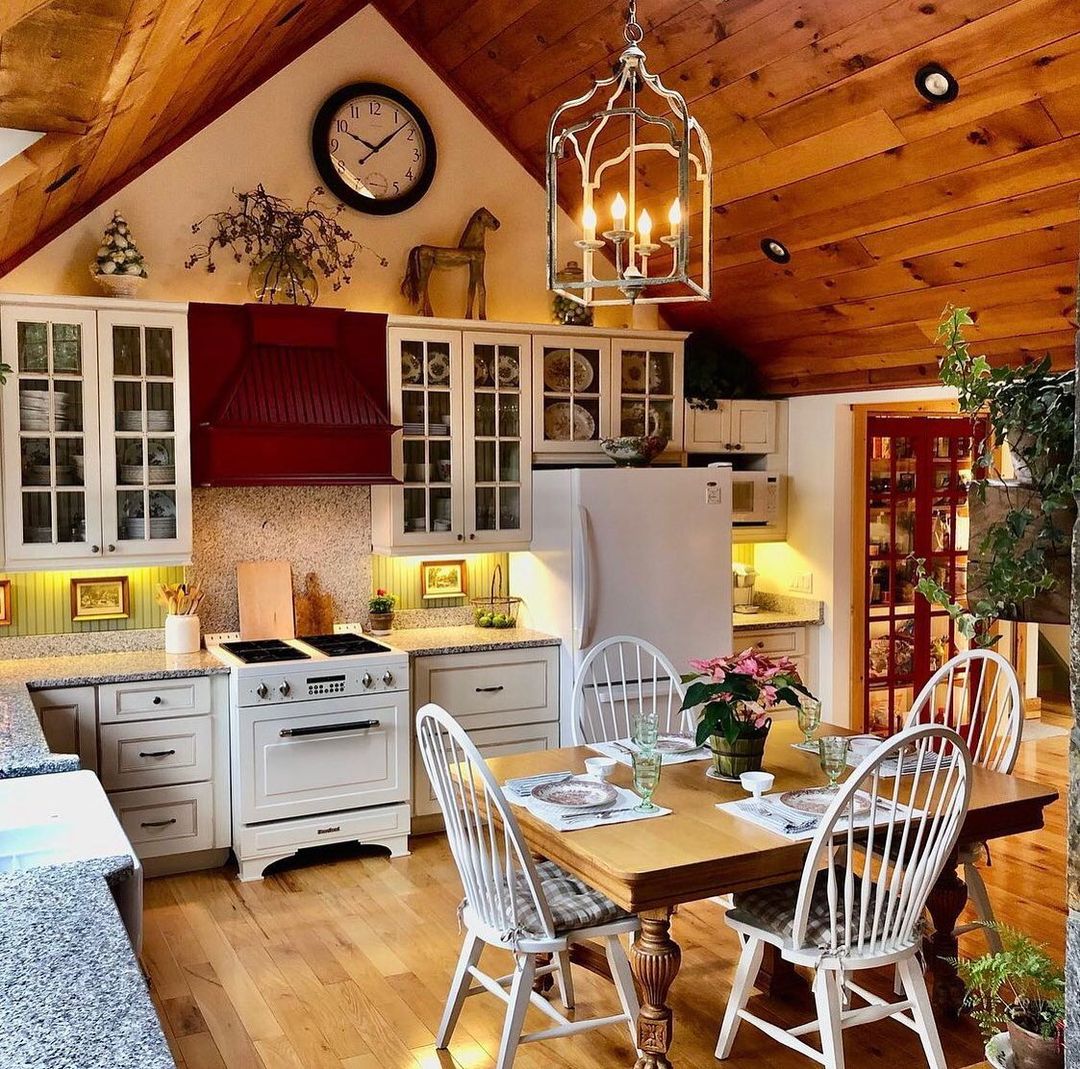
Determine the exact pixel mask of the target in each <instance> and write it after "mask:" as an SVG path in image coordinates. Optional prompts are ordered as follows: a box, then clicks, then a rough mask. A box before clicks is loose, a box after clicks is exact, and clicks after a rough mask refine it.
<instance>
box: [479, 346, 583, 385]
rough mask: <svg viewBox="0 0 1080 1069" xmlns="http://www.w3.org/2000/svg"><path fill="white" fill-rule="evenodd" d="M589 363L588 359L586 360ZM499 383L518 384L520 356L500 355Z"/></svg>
mask: <svg viewBox="0 0 1080 1069" xmlns="http://www.w3.org/2000/svg"><path fill="white" fill-rule="evenodd" d="M586 363H588V361H586ZM498 375H499V385H500V386H502V387H508V386H517V384H518V358H517V357H516V356H511V355H510V354H509V353H501V354H500V355H499V364H498Z"/></svg>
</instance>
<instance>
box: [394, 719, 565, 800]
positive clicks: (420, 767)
mask: <svg viewBox="0 0 1080 1069" xmlns="http://www.w3.org/2000/svg"><path fill="white" fill-rule="evenodd" d="M469 738H470V739H471V740H472V741H473V742H474V743H475V744H476V748H477V749H478V750H479V751H480V754H481V756H483V757H485V758H491V757H509V756H511V755H512V754H519V753H532V752H534V751H536V750H552V749H554V748H555V747H557V746H558V745H559V725H558V724H535V725H533V726H532V727H510V728H483V729H481V730H480V731H470V732H469ZM438 812H440V809H439V803H438V802H437V801H435V792H434V791H433V790H432V789H431V781H430V780H429V779H428V775H427V770H426V769H425V768H424V759H423V758H422V757H421V756H420V747H419V746H416V747H414V754H413V814H414V815H415V816H418V817H425V816H430V815H431V814H432V813H438Z"/></svg>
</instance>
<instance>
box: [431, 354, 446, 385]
mask: <svg viewBox="0 0 1080 1069" xmlns="http://www.w3.org/2000/svg"><path fill="white" fill-rule="evenodd" d="M427 380H428V385H429V386H447V385H449V383H450V357H449V356H447V355H446V353H429V354H428V358H427Z"/></svg>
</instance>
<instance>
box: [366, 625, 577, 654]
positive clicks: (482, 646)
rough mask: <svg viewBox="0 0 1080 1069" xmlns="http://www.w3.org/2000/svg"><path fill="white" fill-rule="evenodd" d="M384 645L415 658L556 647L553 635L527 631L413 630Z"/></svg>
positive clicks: (395, 635)
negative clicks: (492, 650) (493, 650)
mask: <svg viewBox="0 0 1080 1069" xmlns="http://www.w3.org/2000/svg"><path fill="white" fill-rule="evenodd" d="M383 641H385V642H386V643H388V644H389V645H391V646H393V647H394V648H395V649H399V650H402V651H404V652H406V653H410V654H412V655H413V656H416V657H433V656H435V655H436V654H440V653H479V652H481V651H483V650H491V649H504V650H523V649H529V648H531V647H534V646H558V645H559V640H558V639H557V638H556V637H555V636H554V635H546V634H544V632H543V631H530V630H529V629H528V628H527V627H507V628H502V629H500V628H494V627H474V626H473V625H471V624H468V625H463V626H461V627H416V628H403V629H402V630H400V631H395V632H394V633H393V634H392V635H389V636H387V637H386V638H385V639H384V640H383Z"/></svg>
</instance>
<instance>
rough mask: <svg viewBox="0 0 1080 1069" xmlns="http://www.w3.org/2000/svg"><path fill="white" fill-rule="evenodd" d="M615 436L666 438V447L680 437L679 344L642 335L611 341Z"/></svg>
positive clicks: (676, 446)
mask: <svg viewBox="0 0 1080 1069" xmlns="http://www.w3.org/2000/svg"><path fill="white" fill-rule="evenodd" d="M611 356H612V365H613V377H614V390H613V398H614V412H613V414H612V422H613V424H614V428H615V429H614V434H615V435H616V436H619V437H621V436H624V435H632V436H634V437H641V436H643V435H647V434H648V435H655V436H656V437H659V438H666V439H667V440H668V442H669V443H671V444H670V445H669V447H668V451H674V452H681V451H682V440H683V400H682V394H683V390H682V380H683V354H682V346H681V345H679V346H675V345H672V344H670V343H667V342H660V341H655V340H648V339H642V340H640V341H637V340H628V341H623V340H617V341H615V342H614V343H613V344H612V352H611Z"/></svg>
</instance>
